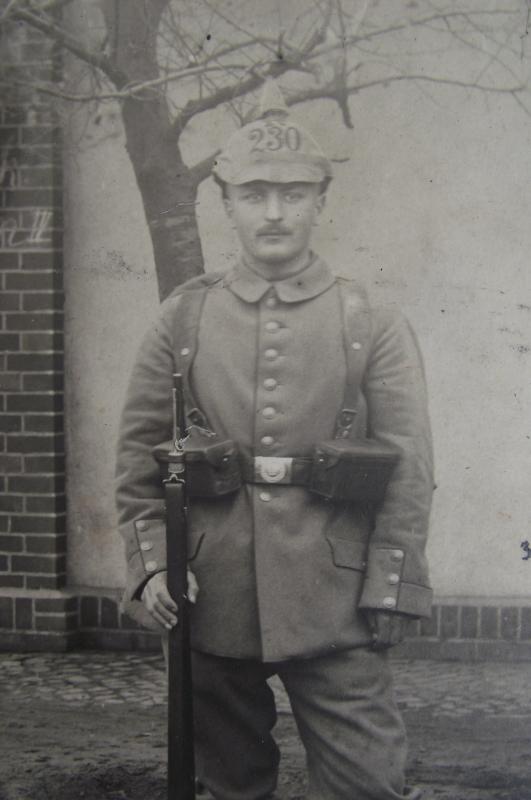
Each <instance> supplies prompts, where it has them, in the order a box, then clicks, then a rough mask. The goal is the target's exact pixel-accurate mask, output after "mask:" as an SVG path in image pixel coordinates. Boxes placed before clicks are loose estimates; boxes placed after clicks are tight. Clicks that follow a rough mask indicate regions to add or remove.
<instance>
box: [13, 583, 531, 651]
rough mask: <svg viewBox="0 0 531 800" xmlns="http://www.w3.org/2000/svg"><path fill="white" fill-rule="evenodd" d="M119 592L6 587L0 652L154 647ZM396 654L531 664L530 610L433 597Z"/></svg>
mask: <svg viewBox="0 0 531 800" xmlns="http://www.w3.org/2000/svg"><path fill="white" fill-rule="evenodd" d="M119 594H120V593H119V592H118V591H113V590H94V589H85V588H82V587H79V588H77V587H76V588H70V589H68V590H64V591H59V590H36V591H30V590H23V589H20V590H10V591H9V596H7V595H5V596H2V595H0V650H2V651H11V652H29V651H36V650H40V651H66V650H72V649H80V648H85V649H99V650H148V651H154V650H158V649H160V640H159V637H158V635H157V634H155V633H152V632H150V631H146V630H144V629H143V628H141V627H140V626H139V625H138V624H137V623H136V622H134V621H133V620H131V619H130V618H129V617H127V616H126V615H125V614H123V613H122V612H121V610H120V601H119ZM393 655H394V656H396V657H398V658H411V659H426V658H430V659H441V660H450V661H531V607H530V606H529V605H524V604H523V603H522V602H521V601H517V600H514V601H503V602H502V601H500V600H488V599H484V598H481V599H478V598H474V600H473V601H472V600H470V599H468V598H458V599H447V598H445V599H439V600H438V601H437V602H436V603H435V605H434V607H433V613H432V616H431V619H429V620H419V621H417V622H415V623H413V625H412V626H411V630H410V632H409V635H408V638H407V640H406V641H405V642H403V643H402V644H401V645H400V646H399V647H396V648H394V649H393Z"/></svg>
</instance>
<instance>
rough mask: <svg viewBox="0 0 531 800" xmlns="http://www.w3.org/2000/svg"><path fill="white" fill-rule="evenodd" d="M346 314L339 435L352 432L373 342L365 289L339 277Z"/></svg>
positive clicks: (344, 315) (342, 303) (342, 304)
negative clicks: (345, 365) (343, 378)
mask: <svg viewBox="0 0 531 800" xmlns="http://www.w3.org/2000/svg"><path fill="white" fill-rule="evenodd" d="M337 284H338V287H339V294H340V297H341V310H342V314H343V342H344V347H345V358H346V360H347V376H346V381H345V393H344V396H343V407H342V409H341V411H340V412H339V414H338V416H337V420H336V430H335V438H336V439H346V438H348V437H349V436H350V432H351V429H352V424H353V422H354V418H355V416H356V414H357V407H358V397H359V391H360V386H361V384H362V382H363V375H364V373H365V369H366V366H367V360H368V358H369V347H370V342H371V328H372V324H371V309H370V306H369V300H368V297H367V292H366V291H365V289H364V288H363V287H362V286H360V285H359V284H357V283H356V282H355V281H351V280H347V279H346V278H337Z"/></svg>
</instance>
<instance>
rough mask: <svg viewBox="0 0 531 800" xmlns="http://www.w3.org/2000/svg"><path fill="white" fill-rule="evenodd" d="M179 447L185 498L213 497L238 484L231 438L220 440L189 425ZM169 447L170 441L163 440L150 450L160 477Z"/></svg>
mask: <svg viewBox="0 0 531 800" xmlns="http://www.w3.org/2000/svg"><path fill="white" fill-rule="evenodd" d="M183 448H184V462H185V465H186V494H187V496H188V497H201V498H214V499H215V498H217V497H224V496H225V495H228V494H231V493H232V492H236V491H237V490H238V489H239V488H240V487H241V486H242V475H241V469H240V459H239V454H238V447H237V445H236V444H235V443H234V442H233V441H232V439H221V438H220V437H218V436H217V435H216V434H213V433H210V432H205V433H202V432H201V431H199V430H198V429H197V428H195V427H192V428H191V429H190V434H189V436H187V438H186V439H185V440H184V442H183ZM172 449H173V442H164V444H161V445H158V446H157V447H155V448H154V449H153V455H154V457H155V458H156V460H157V461H158V462H159V466H160V471H161V477H162V479H163V480H164V479H165V478H166V477H167V476H168V467H167V465H168V460H169V456H168V453H169V452H170V451H171V450H172Z"/></svg>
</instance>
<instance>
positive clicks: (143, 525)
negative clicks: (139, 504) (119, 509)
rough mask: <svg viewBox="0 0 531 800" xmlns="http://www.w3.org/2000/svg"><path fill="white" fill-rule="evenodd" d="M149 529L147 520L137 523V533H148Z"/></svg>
mask: <svg viewBox="0 0 531 800" xmlns="http://www.w3.org/2000/svg"><path fill="white" fill-rule="evenodd" d="M148 528H149V522H148V521H147V519H139V520H138V522H137V523H136V529H137V531H147V529H148Z"/></svg>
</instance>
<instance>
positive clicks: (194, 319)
mask: <svg viewBox="0 0 531 800" xmlns="http://www.w3.org/2000/svg"><path fill="white" fill-rule="evenodd" d="M223 278H224V276H223V274H222V273H219V272H217V273H208V274H205V275H199V276H198V277H197V278H192V279H191V280H190V281H187V282H186V283H183V284H182V285H181V286H178V287H177V288H176V289H175V290H174V291H173V292H172V293H171V295H170V297H179V296H180V297H182V301H181V302H180V303H179V313H178V314H177V315H176V317H175V323H174V325H175V328H174V333H175V341H176V343H177V349H176V352H175V355H174V357H175V365H176V369H177V372H180V373H181V375H182V376H183V387H184V399H185V407H186V416H187V417H188V420H189V422H190V423H192V424H193V425H198V426H199V427H201V428H208V427H209V425H208V420H207V418H206V416H205V414H204V413H203V412H202V411H201V410H200V409H199V408H198V406H197V402H196V400H195V397H194V391H193V386H192V381H191V377H190V371H191V368H192V364H193V363H194V358H195V355H196V352H197V346H198V339H199V324H200V321H201V314H202V312H203V306H204V304H205V299H206V296H207V292H208V291H209V289H211V288H212V287H214V286H215V285H222V283H223Z"/></svg>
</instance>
